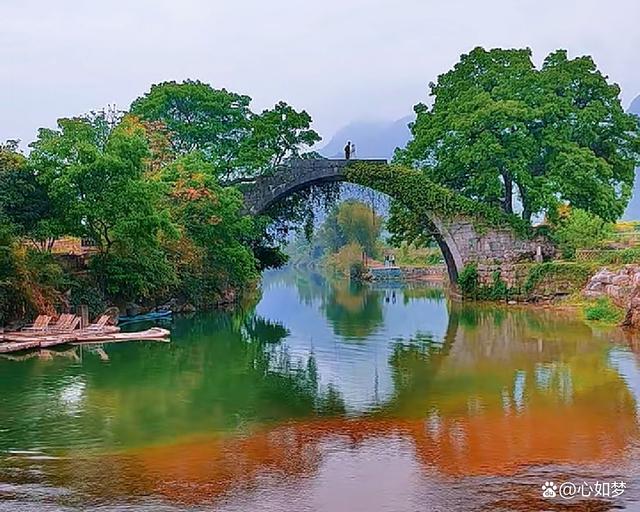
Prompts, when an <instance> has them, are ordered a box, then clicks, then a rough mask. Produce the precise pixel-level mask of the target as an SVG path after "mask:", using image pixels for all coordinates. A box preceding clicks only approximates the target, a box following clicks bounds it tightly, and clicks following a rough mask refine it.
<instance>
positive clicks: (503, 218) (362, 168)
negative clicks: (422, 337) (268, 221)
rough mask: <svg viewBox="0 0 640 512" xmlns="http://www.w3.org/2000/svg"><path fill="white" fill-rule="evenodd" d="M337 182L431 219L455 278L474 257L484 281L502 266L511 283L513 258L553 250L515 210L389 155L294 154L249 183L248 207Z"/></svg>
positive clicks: (260, 207)
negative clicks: (461, 190) (505, 211)
mask: <svg viewBox="0 0 640 512" xmlns="http://www.w3.org/2000/svg"><path fill="white" fill-rule="evenodd" d="M333 182H348V183H354V184H356V185H362V186H366V187H369V188H372V189H374V190H376V191H378V192H382V193H384V194H387V195H388V196H390V197H391V198H393V199H396V200H398V201H400V202H401V203H402V204H403V205H404V206H405V207H407V208H408V209H409V210H411V211H412V212H413V213H415V214H416V215H418V216H420V217H422V218H424V219H425V221H426V222H428V223H430V224H431V225H432V226H433V227H434V228H435V230H434V238H435V239H436V242H437V243H438V245H439V247H440V250H441V251H442V254H443V256H444V259H445V262H446V265H447V271H448V274H449V279H450V281H451V283H452V284H455V283H456V282H457V279H458V275H459V274H460V272H461V271H462V269H463V268H464V267H465V266H466V265H469V264H471V263H474V264H476V266H477V268H478V274H479V277H480V281H481V282H482V283H485V284H489V283H491V281H492V279H493V275H494V273H495V272H496V271H498V272H500V274H501V277H502V278H503V280H505V281H506V282H507V284H514V282H515V277H516V276H515V269H514V268H513V264H515V263H517V262H519V261H523V260H533V259H534V258H535V257H536V255H538V256H540V255H542V256H549V255H551V254H552V253H553V247H552V246H551V245H550V244H549V243H548V241H546V240H544V239H542V238H540V237H538V238H535V239H533V238H531V237H530V236H528V233H527V227H526V226H525V225H524V224H523V223H521V222H520V221H519V220H518V219H517V218H515V217H514V216H509V215H506V214H503V213H501V212H499V211H497V210H495V209H494V208H491V207H488V206H487V205H484V204H482V203H479V202H476V201H472V200H470V199H468V198H464V197H462V196H460V195H459V194H457V193H455V192H453V191H451V190H449V189H447V188H445V187H442V186H441V185H438V184H436V183H435V182H433V181H431V180H429V179H428V178H427V177H426V176H425V175H424V174H423V173H422V172H420V171H416V170H413V169H408V168H403V167H398V166H393V165H389V164H388V163H387V161H386V160H329V159H316V160H294V161H292V162H290V163H289V164H288V165H287V166H285V167H283V168H281V169H280V170H278V171H277V172H276V173H274V174H273V175H270V176H263V177H260V178H258V179H257V180H256V181H255V182H254V183H253V184H252V185H251V186H250V187H248V188H247V189H246V191H245V193H244V196H245V208H246V210H247V211H248V212H249V213H251V214H253V215H259V214H260V213H262V212H264V211H265V210H266V209H267V208H269V207H270V206H271V205H273V204H275V203H276V202H278V201H280V200H281V199H283V198H285V197H287V196H289V195H291V194H293V193H295V192H298V191H300V190H303V189H305V188H308V187H310V186H312V185H319V184H322V183H333Z"/></svg>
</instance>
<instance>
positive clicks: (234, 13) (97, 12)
mask: <svg viewBox="0 0 640 512" xmlns="http://www.w3.org/2000/svg"><path fill="white" fill-rule="evenodd" d="M639 27H640V0H606V1H605V0H484V1H483V0H395V1H389V0H384V1H383V0H316V1H309V0H108V1H107V0H102V1H97V0H92V1H89V0H0V140H4V139H7V138H20V139H22V140H23V141H24V142H29V141H31V140H33V138H34V137H35V135H36V131H37V128H38V127H40V126H54V125H55V120H56V119H57V118H58V117H62V116H71V115H75V114H80V113H84V112H86V111H89V110H91V109H95V108H100V107H102V106H104V105H106V104H107V103H116V104H117V105H118V106H119V107H123V108H126V107H128V106H129V104H130V103H131V101H132V100H133V99H134V98H136V97H137V96H139V95H140V94H142V93H144V92H145V91H147V90H148V89H149V86H150V85H151V84H152V83H155V82H159V81H164V80H183V79H186V78H193V79H200V80H202V81H206V82H209V83H211V84H212V85H213V86H214V87H218V88H221V87H225V88H227V89H230V90H234V91H237V92H241V93H244V94H248V95H249V96H251V97H252V98H253V99H254V103H253V108H254V110H261V109H263V108H266V107H269V106H271V105H272V104H273V103H275V102H276V101H278V100H280V99H283V100H285V101H287V102H289V103H291V104H292V105H294V106H295V107H296V108H304V109H306V110H307V111H308V112H309V113H310V114H311V116H312V117H313V119H314V122H315V128H316V130H318V131H319V132H320V133H321V134H322V135H323V136H324V137H325V139H326V140H327V139H328V138H330V136H331V135H332V134H333V132H335V131H336V130H337V129H338V128H340V127H341V126H342V125H344V124H346V123H348V122H350V121H354V120H363V119H390V120H392V119H397V118H400V117H402V116H404V115H406V114H408V113H410V112H411V108H412V106H413V105H414V104H415V103H416V102H418V101H425V100H426V98H427V96H426V94H427V84H428V83H429V81H431V80H434V79H435V78H436V77H437V75H438V74H440V73H442V72H444V71H446V70H447V69H449V68H450V67H451V66H452V65H453V64H455V62H456V61H457V59H458V56H459V55H460V54H461V53H464V52H467V51H469V50H471V49H472V48H473V47H475V46H478V45H481V46H484V47H486V48H490V47H497V46H501V47H524V46H529V47H531V48H532V49H533V51H534V57H535V59H536V62H540V61H541V60H542V59H543V58H544V56H545V55H546V54H547V53H548V52H550V51H552V50H554V49H556V48H559V47H562V48H566V49H568V50H569V52H570V55H572V56H575V55H581V54H591V55H592V56H593V57H594V58H595V60H596V62H597V63H598V65H599V67H600V69H601V70H603V72H605V73H606V74H607V75H609V77H610V79H611V80H612V81H615V82H617V83H619V84H620V86H621V87H622V91H623V101H624V104H625V106H627V105H628V104H629V102H630V101H631V100H632V99H633V98H634V97H635V96H636V95H638V94H640V30H639Z"/></svg>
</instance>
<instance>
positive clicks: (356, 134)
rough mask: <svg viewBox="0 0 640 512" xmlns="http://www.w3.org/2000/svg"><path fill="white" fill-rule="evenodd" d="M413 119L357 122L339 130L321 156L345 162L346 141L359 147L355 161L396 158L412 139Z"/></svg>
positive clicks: (323, 149) (410, 117) (321, 151)
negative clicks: (397, 153)
mask: <svg viewBox="0 0 640 512" xmlns="http://www.w3.org/2000/svg"><path fill="white" fill-rule="evenodd" d="M413 119H414V117H413V116H407V117H403V118H402V119H398V120H397V121H393V122H388V121H357V122H353V123H350V124H348V125H347V126H345V127H343V128H341V129H340V130H338V132H337V133H336V134H335V135H334V136H333V137H332V138H331V140H330V141H329V142H328V144H327V145H326V146H324V147H323V148H322V149H320V150H319V151H318V152H319V153H320V154H321V155H322V156H324V157H327V158H343V155H344V146H345V144H346V143H347V141H351V142H353V143H354V144H355V145H356V158H386V159H387V160H389V159H391V157H393V152H394V151H395V149H396V148H403V147H404V146H406V144H407V142H409V139H410V138H411V132H410V131H409V127H408V126H407V125H408V124H409V123H410V122H411V121H413Z"/></svg>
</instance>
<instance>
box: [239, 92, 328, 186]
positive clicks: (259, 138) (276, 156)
mask: <svg viewBox="0 0 640 512" xmlns="http://www.w3.org/2000/svg"><path fill="white" fill-rule="evenodd" d="M310 126H311V116H310V115H309V114H307V112H305V111H304V110H303V111H301V112H297V111H296V110H295V109H294V108H293V107H291V106H289V105H287V104H286V103H285V102H284V101H280V102H278V103H277V104H276V105H275V107H273V108H272V109H269V110H265V111H263V112H262V113H261V114H259V115H254V116H252V117H251V123H250V128H251V131H250V134H249V136H248V137H247V138H246V139H245V141H244V145H243V148H242V157H243V164H244V166H245V171H246V172H245V174H248V175H249V176H251V175H252V174H254V173H262V172H269V171H271V170H273V169H275V168H276V167H278V166H279V165H280V164H282V163H283V162H284V161H285V160H286V159H288V158H296V157H300V152H301V150H302V149H304V148H307V147H309V146H312V145H313V144H315V143H316V142H318V141H319V140H320V136H319V135H318V134H317V133H316V132H315V131H314V130H312V129H311V128H310Z"/></svg>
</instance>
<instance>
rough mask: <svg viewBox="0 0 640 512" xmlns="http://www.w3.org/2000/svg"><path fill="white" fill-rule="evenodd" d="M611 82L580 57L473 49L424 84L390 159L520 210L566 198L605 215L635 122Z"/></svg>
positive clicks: (631, 148)
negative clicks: (405, 137) (403, 144)
mask: <svg viewBox="0 0 640 512" xmlns="http://www.w3.org/2000/svg"><path fill="white" fill-rule="evenodd" d="M619 93H620V90H619V88H618V86H617V85H611V84H609V83H608V82H607V80H606V77H605V76H603V75H602V74H601V73H600V72H599V71H598V70H597V68H596V65H595V64H594V62H593V61H592V60H591V58H589V57H580V58H576V59H568V57H567V54H566V52H565V51H562V50H559V51H556V52H554V53H552V54H550V55H549V56H548V57H547V58H546V60H545V62H544V64H543V66H542V67H541V68H540V69H536V68H535V66H534V65H533V62H532V60H531V51H530V50H529V49H524V50H503V49H494V50H490V51H486V50H484V49H482V48H476V49H475V50H473V51H472V52H470V53H469V54H467V55H463V56H462V57H461V59H460V62H459V63H458V64H456V66H455V67H454V68H453V69H452V70H450V71H449V72H447V73H445V74H443V75H441V76H440V77H438V81H437V83H432V84H431V95H432V96H433V97H434V98H435V99H434V103H433V106H432V107H431V108H429V107H427V106H426V105H424V104H418V105H416V107H415V111H416V113H417V119H416V121H415V123H414V124H413V125H412V127H411V129H412V133H413V140H412V141H411V142H410V143H409V144H408V146H407V148H406V149H405V150H401V151H398V153H397V154H396V161H397V162H398V163H402V164H405V165H409V166H413V167H416V168H419V169H421V170H422V171H423V172H424V173H425V174H426V175H427V176H428V177H429V178H430V179H431V180H433V181H435V182H437V183H440V184H442V185H445V186H447V187H449V188H451V189H453V190H457V191H458V192H460V193H462V194H463V195H465V196H467V197H469V198H473V199H478V200H480V201H483V202H486V203H487V204H490V205H494V206H500V207H501V208H502V209H503V210H504V211H505V212H506V213H511V212H512V211H514V204H513V201H514V197H517V198H518V199H519V201H520V203H521V205H522V217H523V218H524V219H525V220H526V221H529V220H530V219H531V217H532V215H535V214H540V213H544V212H546V213H548V214H549V215H553V213H554V212H555V210H556V208H557V207H558V205H559V204H561V203H565V202H566V203H568V204H571V205H573V206H575V207H577V208H581V209H584V210H585V211H588V212H590V213H592V214H595V215H599V216H600V217H602V218H603V219H605V220H607V221H612V220H615V219H616V218H617V217H619V216H620V215H621V214H622V212H623V211H624V208H625V206H626V204H627V202H628V200H629V197H630V193H631V187H632V185H633V180H634V168H635V166H636V164H637V162H638V160H639V158H640V127H639V125H638V120H637V118H636V117H635V116H632V115H630V114H626V113H625V112H624V110H623V108H622V106H621V104H620V98H619Z"/></svg>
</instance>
